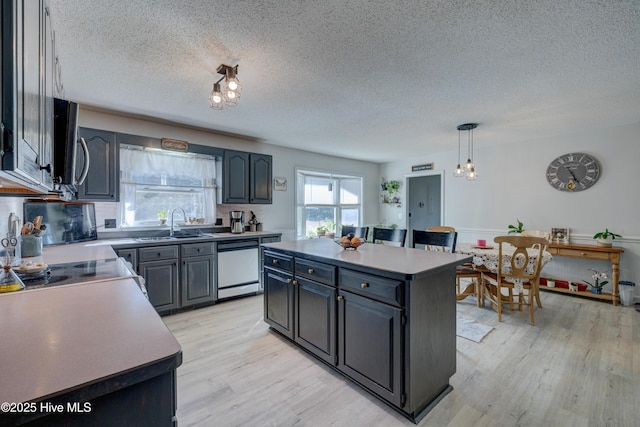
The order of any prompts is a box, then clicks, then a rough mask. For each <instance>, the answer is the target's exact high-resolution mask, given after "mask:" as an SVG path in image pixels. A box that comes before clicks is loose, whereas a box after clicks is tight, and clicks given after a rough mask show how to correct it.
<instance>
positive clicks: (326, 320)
mask: <svg viewBox="0 0 640 427" xmlns="http://www.w3.org/2000/svg"><path fill="white" fill-rule="evenodd" d="M293 284H294V298H295V304H294V306H295V307H294V313H295V322H294V324H295V328H294V331H295V333H294V341H295V342H297V343H298V344H300V345H301V346H302V347H304V348H306V349H307V350H309V351H310V352H312V353H313V354H315V355H316V356H318V357H319V358H321V359H323V360H324V361H325V362H327V363H330V364H332V365H334V366H335V364H336V362H337V360H336V358H337V357H336V356H337V353H336V289H335V288H334V287H332V286H327V285H323V284H321V283H316V282H313V281H311V280H306V279H302V278H299V277H296V280H295V281H294V282H293Z"/></svg>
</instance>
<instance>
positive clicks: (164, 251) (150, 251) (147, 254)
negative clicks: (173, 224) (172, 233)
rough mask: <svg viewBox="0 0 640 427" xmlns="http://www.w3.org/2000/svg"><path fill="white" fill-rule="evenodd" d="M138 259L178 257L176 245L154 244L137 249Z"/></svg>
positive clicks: (149, 259)
mask: <svg viewBox="0 0 640 427" xmlns="http://www.w3.org/2000/svg"><path fill="white" fill-rule="evenodd" d="M138 258H139V259H138V261H139V262H144V261H156V260H159V259H172V258H173V259H175V258H178V245H169V246H154V247H152V248H140V249H138Z"/></svg>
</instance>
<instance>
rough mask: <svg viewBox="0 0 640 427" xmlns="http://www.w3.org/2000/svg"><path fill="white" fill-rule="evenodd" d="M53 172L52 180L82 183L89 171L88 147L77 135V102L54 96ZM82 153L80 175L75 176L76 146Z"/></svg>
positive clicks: (66, 183)
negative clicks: (82, 160)
mask: <svg viewBox="0 0 640 427" xmlns="http://www.w3.org/2000/svg"><path fill="white" fill-rule="evenodd" d="M53 112H54V114H53V172H54V174H55V177H54V182H55V183H56V184H63V185H82V183H83V182H84V180H85V178H86V177H87V173H88V172H89V147H88V146H87V143H86V142H85V140H84V138H79V137H78V104H76V103H75V102H71V101H67V100H65V99H58V98H54V103H53ZM78 144H80V146H81V147H82V151H83V153H84V156H83V159H84V163H83V165H82V171H81V172H80V176H79V177H77V176H76V161H77V157H78V156H77V146H78Z"/></svg>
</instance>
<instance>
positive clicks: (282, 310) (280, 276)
mask: <svg viewBox="0 0 640 427" xmlns="http://www.w3.org/2000/svg"><path fill="white" fill-rule="evenodd" d="M293 302H294V299H293V278H292V276H291V275H290V274H287V273H284V272H282V271H278V270H273V269H271V268H265V269H264V321H265V322H267V323H268V324H269V325H271V327H272V328H273V329H275V330H276V331H278V332H280V333H281V334H283V335H285V336H286V337H288V338H290V339H293Z"/></svg>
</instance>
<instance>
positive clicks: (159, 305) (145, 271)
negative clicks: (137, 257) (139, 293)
mask: <svg viewBox="0 0 640 427" xmlns="http://www.w3.org/2000/svg"><path fill="white" fill-rule="evenodd" d="M138 268H139V273H140V275H141V276H142V277H144V280H145V286H146V287H147V294H148V296H149V301H150V302H151V304H152V305H153V307H154V308H155V309H156V310H157V311H158V312H163V311H169V310H173V309H176V308H178V302H179V297H178V260H177V259H174V260H165V261H151V262H141V263H140V264H138Z"/></svg>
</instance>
